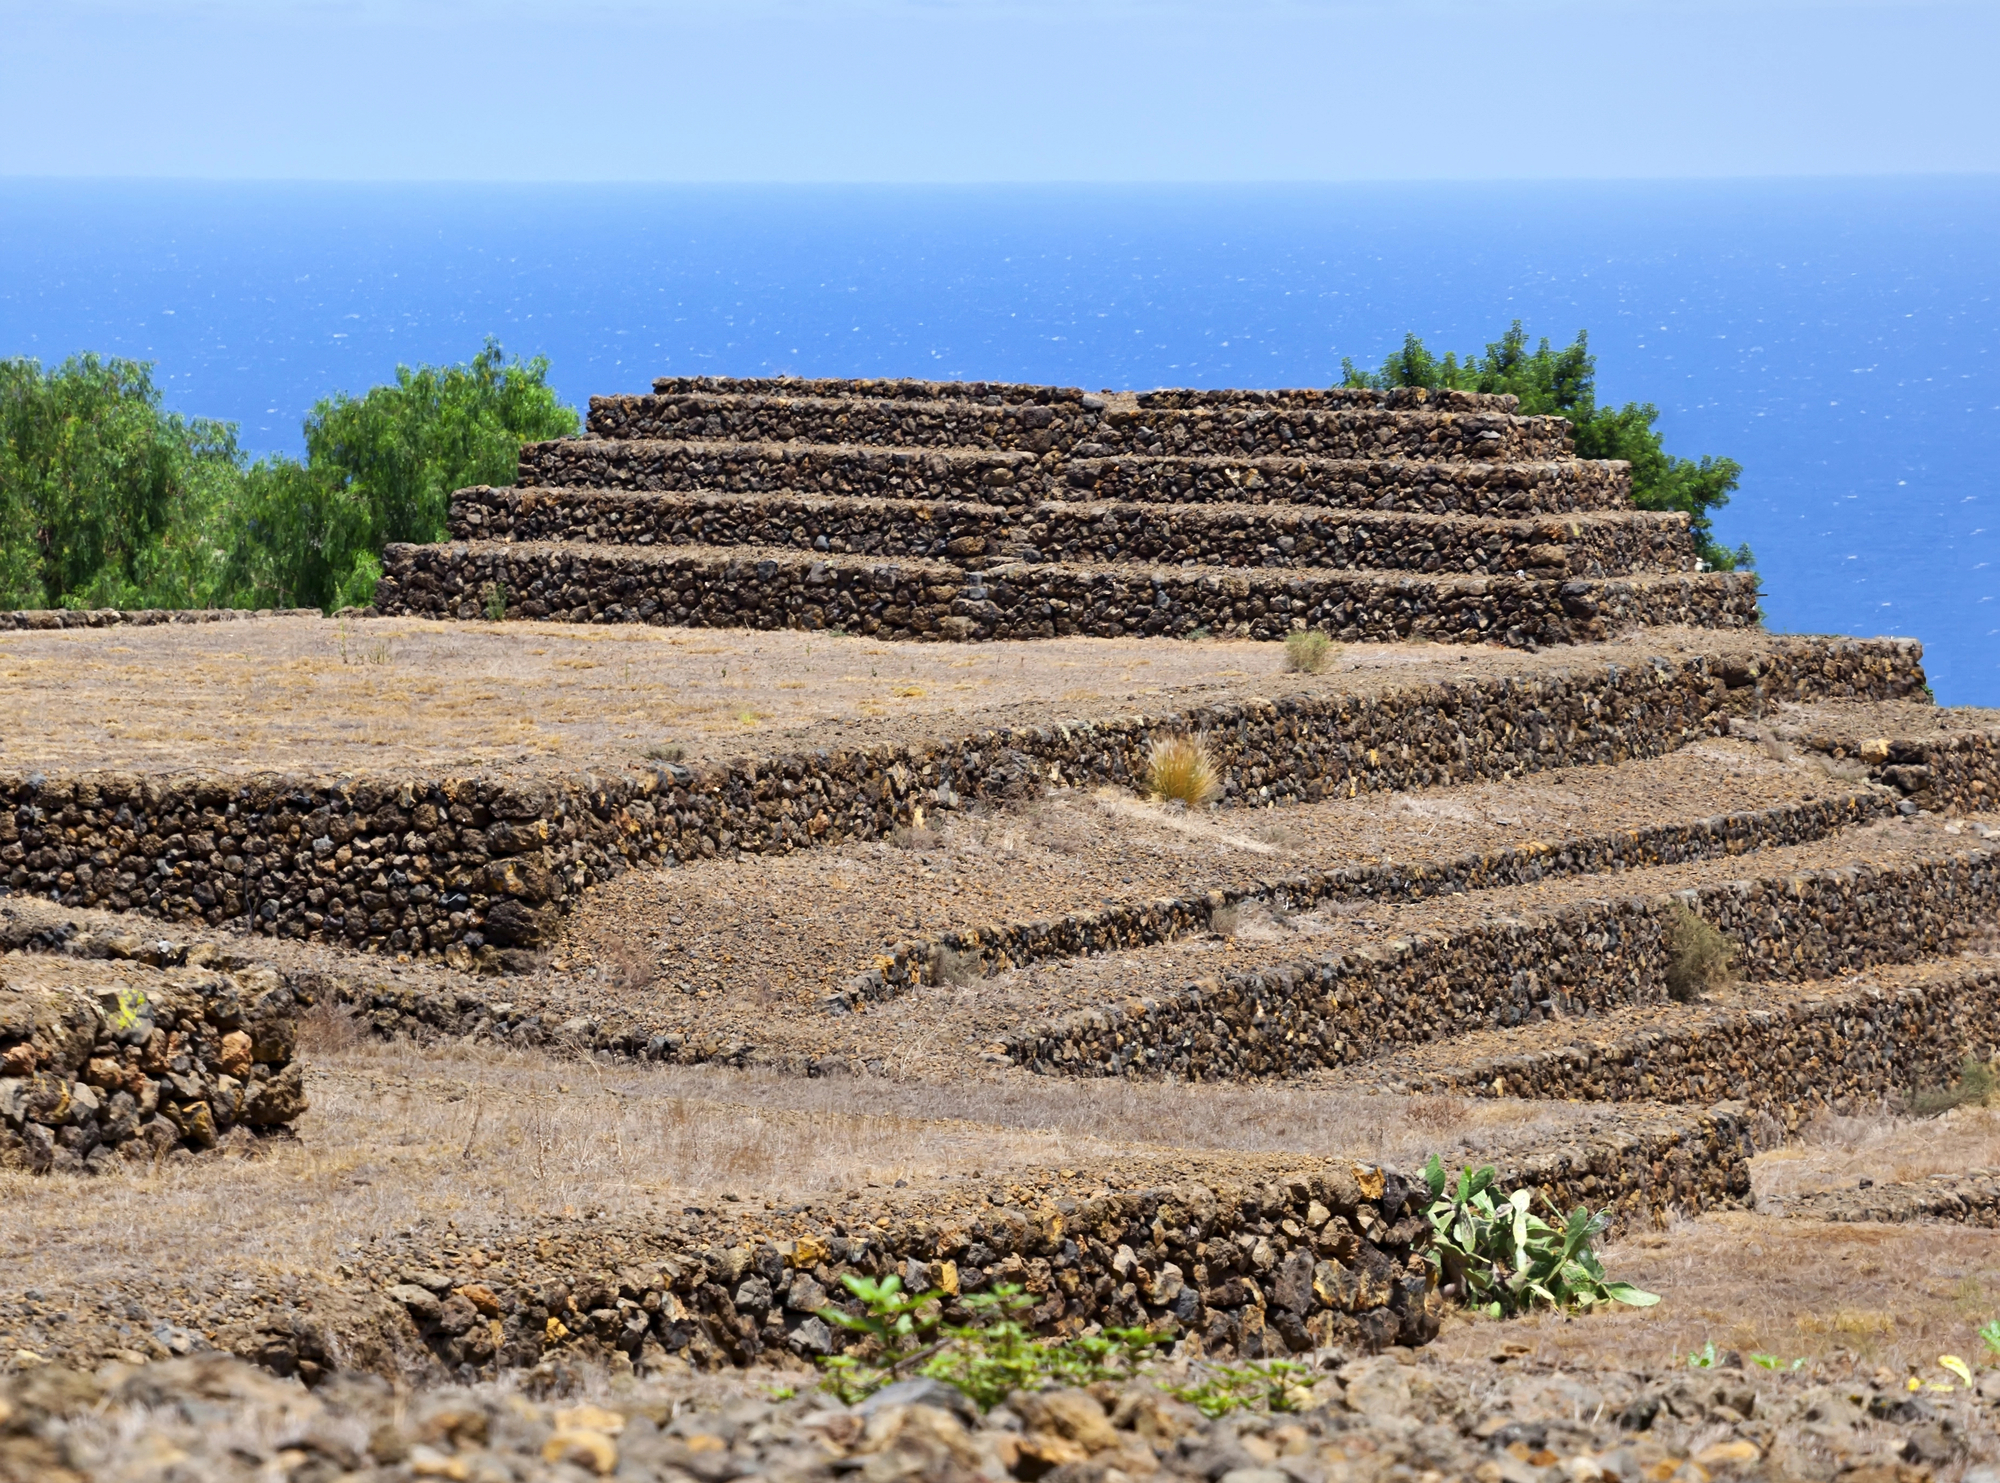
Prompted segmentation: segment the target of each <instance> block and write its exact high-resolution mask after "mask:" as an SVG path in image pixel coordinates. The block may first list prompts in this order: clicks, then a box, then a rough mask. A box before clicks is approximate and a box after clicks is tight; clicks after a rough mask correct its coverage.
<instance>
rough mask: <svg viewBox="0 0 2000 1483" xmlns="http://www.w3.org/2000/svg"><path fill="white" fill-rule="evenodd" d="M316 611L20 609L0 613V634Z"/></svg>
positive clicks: (313, 612)
mask: <svg viewBox="0 0 2000 1483" xmlns="http://www.w3.org/2000/svg"><path fill="white" fill-rule="evenodd" d="M323 616H325V615H324V614H322V613H321V612H320V610H319V609H318V608H255V609H252V608H24V609H20V610H18V611H15V612H7V613H0V633H11V632H19V631H21V630H24V629H54V628H118V627H121V626H123V627H132V628H150V627H154V626H155V625H158V624H161V623H236V622H241V621H243V620H245V619H249V618H319V617H323Z"/></svg>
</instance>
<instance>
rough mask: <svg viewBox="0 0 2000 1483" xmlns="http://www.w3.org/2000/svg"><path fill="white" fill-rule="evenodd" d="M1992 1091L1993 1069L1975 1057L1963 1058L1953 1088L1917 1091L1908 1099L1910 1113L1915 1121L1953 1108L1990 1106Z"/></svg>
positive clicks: (1993, 1081)
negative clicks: (1963, 1060) (1915, 1117)
mask: <svg viewBox="0 0 2000 1483" xmlns="http://www.w3.org/2000/svg"><path fill="white" fill-rule="evenodd" d="M1995 1090H1996V1085H1995V1078H1994V1075H1993V1068H1992V1067H1991V1066H1989V1065H1987V1064H1986V1062H1984V1061H1982V1060H1979V1059H1978V1058H1977V1057H1975V1056H1967V1057H1966V1058H1965V1063H1964V1064H1963V1065H1961V1066H1960V1067H1959V1068H1958V1083H1957V1085H1955V1086H1946V1087H1931V1088H1928V1089H1924V1090H1919V1091H1918V1092H1916V1093H1915V1094H1914V1095H1913V1096H1912V1097H1911V1098H1910V1111H1911V1112H1913V1113H1915V1114H1916V1115H1917V1116H1918V1117H1941V1116H1943V1115H1944V1114H1945V1113H1947V1112H1950V1111H1951V1110H1952V1109H1953V1108H1954V1107H1969V1106H1972V1105H1973V1104H1975V1103H1976V1104H1977V1105H1979V1106H1981V1107H1990V1106H1992V1105H1993V1094H1994V1092H1995Z"/></svg>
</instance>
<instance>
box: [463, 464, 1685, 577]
mask: <svg viewBox="0 0 2000 1483" xmlns="http://www.w3.org/2000/svg"><path fill="white" fill-rule="evenodd" d="M450 519H451V534H452V537H453V539H456V540H480V539H501V538H505V539H511V540H517V541H587V542H595V543H598V544H601V545H625V544H637V545H654V544H664V545H697V544H699V545H708V546H769V547H785V548H790V549H796V550H811V551H831V552H834V553H837V554H840V555H867V556H874V557H881V558H886V559H891V560H902V559H910V558H929V559H932V560H937V561H950V562H952V563H953V564H955V565H959V566H966V567H971V568H980V567H986V566H991V565H993V564H995V563H996V562H999V561H1002V560H1020V561H1030V562H1039V561H1048V560H1054V561H1065V562H1094V561H1157V562H1178V563H1180V564H1181V565H1183V566H1185V565H1189V564H1197V565H1203V566H1232V567H1272V568H1285V569H1294V570H1299V569H1308V568H1319V569H1339V570H1369V571H1390V570H1393V571H1415V572H1437V571H1445V572H1452V573H1459V572H1463V573H1469V574H1481V573H1483V574H1485V575H1488V576H1502V575H1505V574H1508V573H1516V574H1525V573H1526V572H1529V571H1532V572H1533V573H1534V574H1535V575H1537V576H1541V577H1552V576H1554V577H1568V576H1578V577H1606V576H1627V575H1630V574H1631V573H1633V572H1637V571H1651V572H1661V571H1668V572H1689V571H1692V570H1694V556H1695V552H1694V544H1693V541H1692V538H1691V537H1690V536H1689V534H1688V522H1687V517H1686V516H1684V515H1681V514H1679V513H1655V512H1645V511H1627V512H1623V513H1598V514H1589V515H1580V516H1573V517H1571V518H1569V519H1567V520H1540V521H1533V520H1508V521H1502V520H1483V519H1479V518H1477V517H1467V516H1457V515H1443V516H1439V515H1416V514H1408V515H1406V514H1399V513H1382V512H1376V511H1363V512H1343V513H1340V514H1330V513H1326V512H1323V511H1316V510H1310V509H1299V508H1297V507H1294V506H1288V505H1219V504H1218V505H1194V506H1173V505H1152V504H1109V503H1085V502H1082V501H1062V502H1050V503H1044V504H1037V505H1031V506H1027V507H1020V506H1013V507H1007V506H1000V505H994V504H990V503H986V502H972V501H956V500H945V501H939V502H936V503H932V502H928V501H916V500H892V499H881V498H859V497H851V496H848V497H834V498H817V497H813V496H810V495H789V494H787V495H771V494H707V493H674V494H634V493H627V492H625V491H621V490H601V489H546V488H539V487H531V488H527V489H518V488H516V489H494V488H491V487H488V486H479V487H476V488H472V489H461V490H459V491H458V493H456V494H455V495H453V496H452V504H451V517H450Z"/></svg>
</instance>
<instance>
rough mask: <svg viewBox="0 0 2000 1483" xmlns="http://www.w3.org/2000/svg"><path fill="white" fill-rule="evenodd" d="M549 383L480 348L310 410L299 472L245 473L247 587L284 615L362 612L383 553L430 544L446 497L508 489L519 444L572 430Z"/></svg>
mask: <svg viewBox="0 0 2000 1483" xmlns="http://www.w3.org/2000/svg"><path fill="white" fill-rule="evenodd" d="M548 371H549V363H548V361H547V359H546V358H544V357H541V356H537V357H536V358H535V359H533V360H530V361H526V362H524V361H522V360H520V359H519V358H518V357H517V358H515V359H514V360H512V361H508V360H505V359H504V358H503V354H502V351H501V349H500V345H499V342H498V341H496V340H494V339H491V338H489V339H488V340H487V341H486V344H485V346H484V348H482V349H481V350H480V352H479V354H478V355H476V356H474V357H473V359H472V362H471V363H470V364H469V365H459V366H419V367H417V368H416V369H414V370H413V369H411V368H410V367H408V366H398V367H397V368H396V380H395V384H394V385H390V386H378V387H376V388H374V390H372V391H370V392H369V393H368V394H367V395H365V396H362V397H359V398H356V397H350V396H347V395H345V394H344V393H343V394H337V395H335V396H331V397H327V398H324V399H322V400H321V401H319V402H318V403H316V404H315V405H314V407H313V409H312V412H311V413H310V414H309V415H308V416H307V418H306V424H305V435H306V461H305V463H304V465H302V466H301V465H299V464H296V463H292V462H290V461H289V460H270V461H267V462H263V463H260V464H258V465H257V466H255V467H254V468H252V469H250V470H249V471H248V473H247V475H246V479H245V483H246V499H245V516H246V527H247V530H248V532H249V534H250V537H251V540H252V542H253V543H254V546H255V548H256V551H257V558H256V585H257V586H258V588H259V589H260V590H262V591H263V592H265V593H268V594H269V595H270V597H271V599H272V600H273V601H276V602H278V603H279V604H281V605H287V606H289V605H298V606H304V605H308V604H310V605H315V606H321V607H327V608H333V607H338V606H341V605H343V604H347V603H357V604H361V603H366V602H368V601H369V600H370V596H371V594H372V593H373V591H374V587H375V579H376V578H377V577H379V576H380V575H381V564H380V556H381V552H382V548H383V546H385V545H387V544H388V543H389V542H391V541H438V540H443V539H444V537H445V535H446V528H445V517H446V514H447V512H448V510H449V507H450V502H451V495H452V491H454V490H456V489H462V488H464V487H466V486H467V485H471V484H512V483H513V482H514V472H515V466H516V462H517V460H518V458H519V455H520V449H521V445H522V444H523V443H529V442H537V441H540V440H542V439H546V438H561V437H569V436H572V435H573V434H574V433H575V432H576V431H577V428H578V426H579V422H578V418H577V414H576V409H575V408H573V407H567V406H564V405H563V404H562V403H561V402H560V401H558V400H557V399H556V394H555V391H554V390H553V388H551V387H550V386H549V384H548Z"/></svg>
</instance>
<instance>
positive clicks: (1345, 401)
mask: <svg viewBox="0 0 2000 1483" xmlns="http://www.w3.org/2000/svg"><path fill="white" fill-rule="evenodd" d="M1516 405H1517V404H1516V400H1515V398H1513V397H1510V396H1482V395H1475V394H1471V393H1465V392H1429V391H1425V390H1422V389H1420V388H1412V389H1408V390H1398V391H1389V392H1381V391H1360V390H1344V389H1343V390H1330V391H1328V390H1290V391H1282V390H1281V391H1196V390H1167V391H1153V392H1142V393H1137V394H1133V393H1109V392H1107V393H1105V394H1103V395H1089V394H1086V393H1085V392H1083V391H1080V390H1078V389H1076V388H1073V387H1054V386H1026V385H1009V384H1002V383H994V382H977V381H972V382H933V381H866V380H853V381H806V380H792V379H784V380H768V379H766V380H733V379H724V378H708V377H700V378H662V379H660V380H658V381H656V382H654V387H653V393H652V394H651V395H649V396H611V397H593V398H592V399H591V404H590V417H589V424H588V433H587V435H586V436H584V437H580V438H566V439H562V440H559V441H555V442H548V443H536V444H531V445H529V446H528V447H526V448H524V449H523V450H522V453H521V464H520V480H519V484H518V485H517V486H516V487H515V488H512V489H494V488H486V487H480V488H474V489H466V490H461V491H460V492H459V493H458V494H457V496H456V497H455V498H454V500H453V502H452V508H451V533H452V536H453V539H452V540H451V541H450V542H448V543H444V544H439V545H435V546H408V545H401V546H392V547H390V548H389V550H388V552H387V554H386V558H385V576H384V578H383V581H382V583H381V587H380V589H379V592H378V595H377V605H378V607H380V608H381V610H382V611H384V612H385V613H395V614H411V615H419V616H426V617H434V618H480V617H485V616H488V615H489V613H490V612H495V611H497V610H498V606H499V604H500V603H501V602H504V604H505V611H506V615H507V616H508V617H524V618H541V619H557V620H567V621H572V622H592V623H607V622H642V623H654V624H676V625H696V626H717V627H749V628H781V627H803V628H836V627H837V628H841V629H842V630H844V631H847V632H853V633H865V634H870V635H874V636H878V637H882V638H927V639H962V640H963V639H1020V638H1047V637H1053V636H1056V635H1069V634H1085V635H1097V636H1103V637H1116V636H1120V635H1127V634H1149V635H1160V634H1164V635H1171V636H1185V635H1188V634H1191V633H1194V632H1196V631H1197V630H1206V631H1208V632H1212V633H1217V634H1225V633H1226V634H1233V635H1237V636H1242V637H1255V638H1278V637H1282V636H1283V635H1284V634H1285V633H1287V632H1289V631H1291V630H1293V629H1297V628H1303V627H1314V628H1320V629H1324V630H1326V631H1327V632H1329V633H1331V634H1333V635H1335V636H1336V637H1339V638H1342V639H1346V640H1350V641H1353V640H1394V639H1397V638H1411V637H1420V638H1428V639H1432V640H1438V641H1447V642H1470V641H1492V640H1495V639H1504V640H1505V641H1507V642H1509V643H1512V644H1515V645H1531V644H1551V643H1576V642H1585V641H1592V640H1601V639H1604V638H1607V637H1609V636H1610V635H1612V634H1613V633H1615V632H1618V631H1621V630H1625V629H1630V628H1632V627H1635V626H1651V625H1664V624H1675V625H1692V626H1701V627H1713V628H1735V627H1742V626H1746V625H1750V624H1754V623H1755V621H1756V599H1757V588H1756V579H1755V578H1754V577H1752V576H1739V575H1736V574H1733V573H1719V572H1701V571H1698V570H1697V562H1696V559H1695V550H1694V545H1693V542H1692V540H1691V538H1690V535H1689V530H1688V522H1687V519H1686V517H1685V516H1682V515H1679V514H1672V513H1656V512H1650V511H1642V510H1637V509H1635V508H1633V506H1632V503H1631V473H1630V468H1629V466H1628V465H1625V464H1623V463H1616V462H1601V461H1594V460H1585V459H1579V458H1576V457H1575V456H1574V454H1573V452H1572V429H1571V427H1570V424H1569V423H1568V422H1567V421H1565V420H1564V419H1562V418H1559V417H1524V416H1521V415H1520V414H1519V413H1518V412H1517V410H1516Z"/></svg>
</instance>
